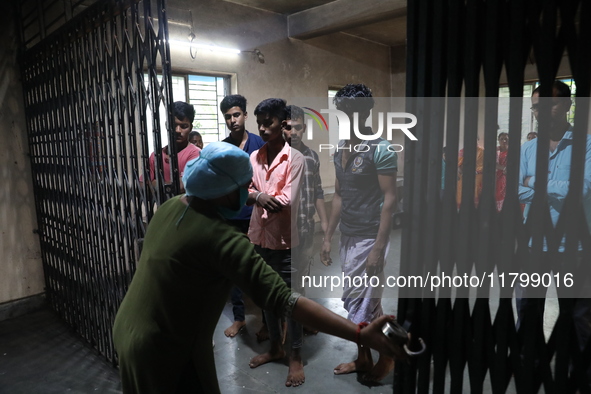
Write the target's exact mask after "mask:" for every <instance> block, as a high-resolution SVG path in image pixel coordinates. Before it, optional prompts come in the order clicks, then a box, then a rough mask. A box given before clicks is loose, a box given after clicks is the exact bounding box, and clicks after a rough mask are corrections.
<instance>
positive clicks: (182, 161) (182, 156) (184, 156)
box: [150, 144, 201, 183]
mask: <svg viewBox="0 0 591 394" xmlns="http://www.w3.org/2000/svg"><path fill="white" fill-rule="evenodd" d="M200 154H201V149H199V148H198V147H196V146H195V145H193V144H187V146H186V147H185V149H183V150H182V151H180V152H178V153H177V155H176V158H177V161H178V164H179V165H178V169H179V174H180V177H181V179H182V177H183V174H184V173H185V166H186V165H187V163H188V162H189V161H191V160H193V159H196V158H198V157H199V155H200ZM155 157H156V156H155V155H154V152H152V154H151V155H150V180H152V181H153V180H154V179H155V178H156V174H155V173H154V171H155V170H154V169H155V167H156V166H155V163H154V162H155V161H156V159H155ZM162 160H163V162H164V163H163V165H162V171H163V173H164V183H170V182H171V181H170V156H168V150H167V147H165V148H162Z"/></svg>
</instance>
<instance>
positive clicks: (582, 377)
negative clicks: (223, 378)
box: [394, 0, 591, 393]
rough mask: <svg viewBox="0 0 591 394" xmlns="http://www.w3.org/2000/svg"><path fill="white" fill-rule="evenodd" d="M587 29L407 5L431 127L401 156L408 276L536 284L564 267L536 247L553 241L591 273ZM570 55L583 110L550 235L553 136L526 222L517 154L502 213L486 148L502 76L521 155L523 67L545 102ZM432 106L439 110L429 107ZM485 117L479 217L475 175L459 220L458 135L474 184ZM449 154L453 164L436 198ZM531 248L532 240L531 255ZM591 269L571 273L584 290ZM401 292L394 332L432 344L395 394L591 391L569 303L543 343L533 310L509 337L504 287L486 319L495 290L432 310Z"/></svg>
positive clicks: (534, 18)
mask: <svg viewBox="0 0 591 394" xmlns="http://www.w3.org/2000/svg"><path fill="white" fill-rule="evenodd" d="M590 20H591V4H590V2H588V1H578V0H561V1H551V0H539V1H538V0H532V1H528V0H511V1H506V0H409V1H408V37H407V39H408V47H407V86H406V88H407V97H414V98H416V99H413V100H412V102H411V103H412V104H411V108H409V110H410V111H409V112H414V113H417V114H422V115H425V116H422V117H419V119H422V120H423V122H419V124H418V125H417V127H416V128H415V131H416V133H417V134H415V135H416V136H417V137H418V141H416V142H407V144H406V146H405V174H404V178H405V186H407V187H405V191H404V193H405V194H404V210H405V214H406V215H407V216H406V219H405V223H406V225H405V228H404V229H403V234H402V256H401V275H425V274H426V273H427V272H431V273H437V272H442V271H445V272H448V273H451V272H453V271H454V269H455V270H456V271H457V274H458V275H463V274H468V275H470V274H471V273H472V274H473V273H477V274H478V275H479V274H481V273H483V271H484V272H488V273H491V272H493V271H494V270H497V271H496V272H498V273H502V272H509V271H511V270H515V268H514V267H516V265H515V264H517V263H521V264H522V265H521V267H524V268H525V269H529V270H530V271H529V272H535V271H536V270H540V269H541V265H542V264H543V263H544V258H545V256H547V255H548V254H550V255H551V256H554V257H556V253H557V251H556V250H554V251H553V252H551V253H543V252H542V250H543V249H542V242H536V240H540V239H542V238H543V237H547V239H548V245H549V248H550V245H556V244H558V243H560V240H561V239H562V237H563V235H564V234H566V239H567V249H566V251H565V252H564V255H565V257H566V260H569V261H576V259H577V256H582V258H581V259H580V261H581V262H582V263H583V262H585V264H587V265H588V264H589V262H591V240H590V236H589V232H588V231H585V230H586V229H587V228H586V226H585V219H584V217H585V214H584V211H583V201H582V199H581V195H582V190H583V186H584V185H583V171H584V160H585V152H584V150H585V138H586V137H587V130H588V128H587V125H588V120H587V119H588V116H589V102H588V101H587V100H585V98H588V97H589V89H590V77H591V45H590V44H589V43H590V42H591V26H590V25H589V21H590ZM565 51H567V53H568V62H569V65H570V69H571V70H572V76H573V78H574V81H575V82H576V95H577V99H576V102H577V106H576V113H575V122H574V142H573V147H574V148H573V161H572V166H571V174H570V175H571V178H570V188H569V194H568V196H567V198H566V203H565V205H564V206H565V208H564V209H563V211H562V212H561V215H560V219H559V222H558V226H557V228H556V229H554V228H553V226H552V223H551V222H550V221H549V220H548V218H549V213H548V201H547V190H546V186H545V185H546V179H547V174H545V172H546V171H547V169H548V150H545V149H543V147H547V146H548V143H549V131H548V130H547V129H548V127H546V126H545V125H543V124H542V122H540V126H539V131H540V132H539V141H538V142H539V144H540V145H541V147H542V149H541V150H540V151H538V154H537V161H538V171H537V172H536V183H535V184H536V189H535V199H534V201H533V202H532V205H531V210H530V213H529V216H528V219H527V222H526V223H523V220H522V216H521V211H520V209H521V208H520V205H519V200H518V177H519V159H520V151H519V149H520V147H519V144H518V143H513V144H511V143H510V144H509V152H508V165H507V195H506V197H505V201H504V205H503V207H502V210H501V212H500V213H497V210H496V207H495V198H494V185H495V162H496V157H495V150H496V149H487V147H491V146H493V147H496V137H497V133H496V131H497V116H496V115H497V112H496V111H497V110H496V106H497V104H498V98H497V97H498V92H499V80H500V76H501V73H502V72H505V73H506V76H507V81H508V83H509V88H510V93H511V96H512V97H513V98H514V99H512V101H511V108H510V115H509V116H510V117H509V136H510V141H516V142H517V141H519V140H520V134H521V124H520V122H521V113H522V107H523V105H522V104H523V100H529V98H526V99H523V98H522V99H520V98H521V97H522V96H523V86H524V70H525V68H526V63H527V62H531V61H532V59H533V61H535V65H536V68H537V72H538V75H539V79H540V81H541V85H542V86H543V89H545V90H542V91H541V94H540V96H551V94H552V92H551V90H550V88H551V86H552V83H553V81H554V79H555V78H556V77H557V70H558V68H559V64H560V61H561V59H562V58H563V54H564V53H565ZM481 86H484V94H481V92H480V87H481ZM544 87H545V88H544ZM479 95H480V96H486V97H487V98H486V99H485V100H486V101H484V106H485V108H486V111H482V110H481V111H479V108H478V107H477V106H475V105H476V104H474V102H475V101H473V100H465V98H466V97H478V96H479ZM425 97H440V98H443V99H441V100H426V99H422V98H425ZM483 100H484V99H483ZM409 102H410V101H409ZM476 102H478V99H476ZM460 106H463V109H464V110H463V112H460ZM460 113H461V114H462V115H461V116H460ZM483 113H486V117H485V118H484V119H483V124H484V146H485V149H484V169H483V175H482V176H483V189H482V196H481V198H480V203H479V204H478V206H476V205H475V204H474V203H473V201H472V198H473V194H474V191H473V189H474V186H475V184H474V182H475V180H474V175H472V176H467V177H466V178H465V179H464V186H463V190H462V203H461V206H460V207H459V209H458V208H457V207H456V181H455V179H456V176H457V164H458V157H457V154H456V153H457V152H458V147H459V145H460V138H461V133H460V130H461V129H462V128H463V142H464V143H463V146H464V147H465V149H464V160H465V161H464V163H465V168H464V174H474V171H475V164H474V161H475V158H476V144H477V129H478V126H477V123H478V121H479V116H481V115H482V114H483ZM479 114H480V115H479ZM426 115H428V116H426ZM444 130H447V132H446V133H444ZM444 136H445V137H444ZM443 146H446V152H447V154H446V159H447V164H446V167H445V171H446V173H445V184H444V185H443V186H444V191H443V196H442V197H440V194H441V177H442V162H441V157H442V147H443ZM546 149H547V148H546ZM586 187H588V186H586ZM530 238H533V240H534V243H533V245H532V247H531V249H530V248H529V240H530ZM578 242H581V244H582V245H583V250H582V251H579V250H577V244H578ZM569 245H570V246H569ZM573 245H574V246H573ZM552 253H554V254H553V255H552ZM584 268H585V267H584V264H581V265H580V266H578V267H571V271H572V272H573V273H575V274H577V275H578V276H576V278H577V279H585V278H587V279H588V278H589V275H588V271H587V272H586V271H585V269H584ZM473 270H474V271H473ZM403 290H404V289H401V292H400V295H401V298H400V300H399V308H398V309H399V310H398V313H399V319H400V320H401V321H403V322H404V323H405V324H406V325H407V326H408V327H410V331H411V333H412V336H413V338H418V337H422V338H423V339H424V340H425V342H426V343H427V345H428V346H429V354H427V355H425V356H422V357H419V358H418V359H416V360H413V361H411V362H410V363H403V362H399V363H397V366H396V372H395V379H394V381H395V384H394V386H395V388H394V392H396V393H415V392H419V393H427V392H433V393H444V392H451V393H462V392H471V393H482V392H493V393H505V392H514V391H516V392H519V393H536V392H539V391H542V392H547V393H563V392H565V393H566V392H575V391H577V390H579V392H581V393H584V392H591V389H590V387H589V380H588V376H587V372H588V370H589V367H590V363H591V343H590V342H587V345H586V347H584V348H580V347H579V345H578V342H577V337H576V335H574V332H575V330H574V328H573V319H572V312H573V307H574V303H575V300H574V299H572V298H560V299H559V300H558V303H559V310H560V314H559V316H558V319H557V321H556V324H555V326H554V327H553V330H552V334H551V335H550V337H549V339H548V340H546V339H545V337H544V332H543V327H542V316H541V315H540V312H539V310H534V311H532V312H529V311H526V314H525V315H524V320H523V322H522V324H521V328H520V330H519V331H517V330H516V329H515V325H516V321H515V318H514V314H515V311H514V310H513V307H512V300H511V297H512V293H513V288H512V287H510V286H507V287H506V288H504V289H501V293H500V295H498V296H497V301H498V309H497V310H496V314H495V315H494V316H492V317H491V306H490V305H491V304H492V301H491V299H490V297H491V293H490V286H485V287H483V288H478V289H473V290H475V296H473V297H472V299H470V297H469V296H468V295H469V294H468V289H464V288H461V289H457V293H456V294H455V298H452V295H451V293H450V292H449V291H447V290H441V291H440V293H439V296H438V298H437V299H434V298H433V297H430V296H427V295H420V294H419V295H415V294H413V293H405V292H404V291H403ZM405 295H406V297H405ZM497 301H495V302H497ZM493 312H494V311H493Z"/></svg>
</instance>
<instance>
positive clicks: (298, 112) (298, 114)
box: [285, 105, 304, 120]
mask: <svg viewBox="0 0 591 394" xmlns="http://www.w3.org/2000/svg"><path fill="white" fill-rule="evenodd" d="M285 109H286V111H287V119H293V120H296V119H301V120H304V110H302V109H301V108H300V107H298V106H297V105H288V106H287V107H286V108H285Z"/></svg>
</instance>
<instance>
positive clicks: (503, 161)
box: [495, 148, 508, 212]
mask: <svg viewBox="0 0 591 394" xmlns="http://www.w3.org/2000/svg"><path fill="white" fill-rule="evenodd" d="M507 152H508V150H506V151H504V152H501V151H500V150H499V148H497V167H498V166H502V167H503V168H504V169H503V170H501V169H499V168H497V171H496V188H495V200H496V202H497V211H498V212H500V211H501V209H502V208H503V201H505V193H506V191H507V171H506V170H505V169H506V168H507Z"/></svg>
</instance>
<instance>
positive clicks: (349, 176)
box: [320, 84, 398, 381]
mask: <svg viewBox="0 0 591 394" xmlns="http://www.w3.org/2000/svg"><path fill="white" fill-rule="evenodd" d="M334 104H335V105H336V107H337V109H338V110H340V111H343V112H344V113H345V114H347V117H348V118H349V124H350V127H351V130H350V131H351V139H350V140H343V141H340V142H339V149H338V150H337V152H336V153H335V155H334V165H335V170H336V183H335V195H334V198H333V200H332V211H331V215H330V219H329V224H328V229H327V232H326V237H325V238H324V243H323V245H322V250H321V255H320V261H322V262H323V263H324V264H325V265H329V264H330V262H331V259H330V248H331V240H332V236H333V234H334V231H335V229H336V227H337V224H338V223H339V220H340V223H341V224H340V227H339V228H340V231H341V242H340V259H341V264H342V270H343V273H344V275H346V276H348V277H350V278H354V277H363V276H364V275H366V274H367V276H368V277H372V276H377V277H378V278H379V280H380V283H384V264H385V256H386V255H387V253H388V244H389V236H390V228H391V227H390V226H391V220H392V213H393V210H394V205H395V202H396V171H397V168H398V167H397V160H398V156H397V155H396V153H395V152H391V151H390V150H388V147H389V145H390V144H389V142H388V141H386V140H384V139H382V138H378V139H374V140H369V138H368V139H364V140H361V139H360V138H359V137H358V136H357V135H356V133H355V132H354V124H353V122H354V121H355V120H357V121H358V125H357V130H359V131H360V133H361V134H362V135H371V134H372V131H371V129H370V128H369V127H365V126H364V125H365V121H366V120H367V118H368V117H369V115H370V111H371V109H372V108H373V106H374V99H373V98H372V94H371V90H370V89H369V88H368V87H367V86H365V85H361V84H359V85H351V84H350V85H347V86H345V87H344V88H342V89H341V90H339V91H338V92H337V94H336V96H335V97H334ZM355 113H357V114H358V115H359V116H358V117H357V119H355V116H354V114H355ZM359 147H361V148H359ZM351 282H353V283H356V282H357V281H354V280H352V281H351ZM351 282H349V283H348V282H347V281H345V282H344V283H345V287H344V289H343V302H344V307H345V309H346V310H347V312H349V314H348V316H347V317H348V318H349V320H351V321H352V322H353V323H355V324H359V325H360V327H361V326H362V325H363V323H367V322H372V321H374V320H375V319H377V318H379V317H380V316H382V315H383V311H382V292H383V288H382V287H375V288H374V287H371V286H363V285H361V286H352V285H351ZM358 351H359V353H358V356H357V359H356V360H355V361H353V362H349V363H343V364H340V365H338V366H337V367H336V368H335V370H334V373H335V374H336V375H341V374H346V373H351V372H363V373H364V375H363V376H362V377H363V379H364V380H368V381H378V380H381V379H383V378H384V377H385V376H386V375H387V374H388V373H389V372H390V371H391V370H392V368H394V360H393V359H392V358H390V357H387V356H384V355H380V358H379V360H378V362H377V363H376V364H375V365H374V363H373V360H372V356H371V352H370V349H368V348H367V347H363V346H358Z"/></svg>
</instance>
